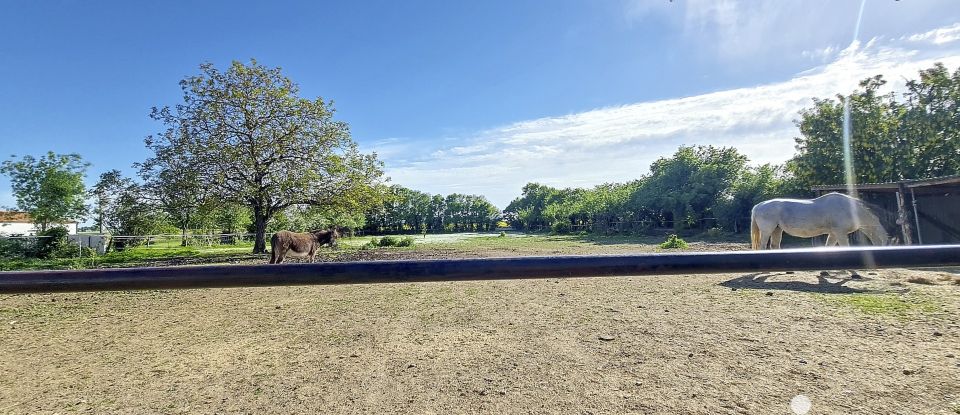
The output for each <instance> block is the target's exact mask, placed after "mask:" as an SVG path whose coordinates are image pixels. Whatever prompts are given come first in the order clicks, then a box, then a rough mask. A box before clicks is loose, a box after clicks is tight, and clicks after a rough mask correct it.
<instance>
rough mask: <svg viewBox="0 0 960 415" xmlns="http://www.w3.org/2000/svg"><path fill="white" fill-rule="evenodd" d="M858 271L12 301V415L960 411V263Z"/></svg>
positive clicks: (7, 362) (0, 374) (8, 351)
mask: <svg viewBox="0 0 960 415" xmlns="http://www.w3.org/2000/svg"><path fill="white" fill-rule="evenodd" d="M707 248H710V247H709V246H705V247H703V249H704V250H705V249H707ZM727 248H729V249H739V248H740V247H738V246H730V247H727ZM618 249H620V248H617V247H615V246H613V247H608V246H598V247H596V248H595V251H596V252H597V253H615V252H619V251H618ZM694 249H696V247H694ZM571 250H573V249H572V248H571ZM557 251H559V252H557V253H570V252H566V250H565V249H557ZM578 253H582V252H578ZM482 254H483V255H488V256H498V255H501V254H502V255H509V254H510V252H499V251H496V250H491V251H487V252H483V253H482ZM350 255H374V256H375V257H373V259H377V257H376V256H378V255H382V256H385V257H388V258H400V257H404V255H411V256H415V257H418V258H422V257H450V256H467V255H466V254H465V253H463V252H456V251H455V250H453V251H443V250H440V251H436V252H434V253H433V254H430V253H429V251H428V252H427V253H424V252H422V251H417V252H407V253H406V254H405V253H404V252H403V251H380V252H379V253H376V254H373V253H366V254H362V253H357V251H354V252H352V253H350ZM331 258H332V257H331ZM340 259H341V260H342V259H347V258H340ZM362 259H371V258H362ZM381 259H387V258H381ZM251 261H252V260H251ZM860 275H862V277H860V278H856V279H854V278H852V277H851V275H850V274H849V273H847V272H840V271H831V272H830V275H828V276H821V275H819V274H818V273H816V272H797V273H792V274H788V273H771V274H750V275H743V274H727V275H688V276H682V275H681V276H649V277H623V278H585V279H564V280H558V279H549V280H524V281H480V282H467V283H422V284H376V285H352V286H326V287H318V286H314V287H283V288H243V289H204V290H184V291H143V292H100V293H79V294H43V295H37V294H34V295H8V296H0V413H11V414H34V413H40V414H52V413H60V414H70V413H122V414H140V413H150V414H153V413H170V414H181V413H191V414H192V413H204V414H212V413H221V414H227V413H230V414H234V413H241V414H248V413H249V414H262V413H277V414H290V413H434V414H447V413H581V414H590V413H593V414H601V413H610V414H621V413H665V414H667V413H695V414H715V413H750V414H753V413H759V414H791V413H794V412H791V409H790V406H789V403H790V401H791V399H793V398H795V397H796V396H797V395H804V396H806V397H808V398H809V400H810V402H811V403H812V409H811V410H810V412H809V413H811V414H822V413H865V414H879V413H903V414H920V413H932V414H938V413H944V414H953V413H958V411H960V357H958V356H960V320H958V317H960V284H958V281H960V276H958V275H956V274H953V273H951V272H948V270H939V271H934V270H926V271H918V270H902V269H896V270H882V271H877V272H873V273H867V272H864V271H861V272H860Z"/></svg>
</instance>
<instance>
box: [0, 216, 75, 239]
mask: <svg viewBox="0 0 960 415" xmlns="http://www.w3.org/2000/svg"><path fill="white" fill-rule="evenodd" d="M77 225H78V223H77V221H67V222H65V223H58V224H55V225H54V226H62V227H64V228H67V232H68V233H69V234H70V235H76V234H77ZM39 231H40V230H39V229H37V227H36V225H34V223H33V218H31V217H30V214H28V213H27V212H13V211H0V236H11V235H23V236H32V235H36V234H37V232H39Z"/></svg>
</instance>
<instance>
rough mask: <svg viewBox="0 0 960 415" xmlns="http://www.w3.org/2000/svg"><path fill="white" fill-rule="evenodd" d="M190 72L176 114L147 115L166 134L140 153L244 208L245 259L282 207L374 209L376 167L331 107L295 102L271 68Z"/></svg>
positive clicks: (208, 67)
mask: <svg viewBox="0 0 960 415" xmlns="http://www.w3.org/2000/svg"><path fill="white" fill-rule="evenodd" d="M200 70H201V73H200V74H199V75H197V76H191V77H187V78H185V79H184V80H182V81H181V82H180V86H181V89H182V90H183V103H182V104H179V105H176V106H175V107H173V108H170V107H163V108H155V109H154V110H153V112H152V114H151V116H152V117H153V118H154V119H156V120H159V121H161V122H163V123H164V124H165V125H166V126H167V129H166V131H164V132H162V133H160V134H158V135H157V136H151V137H148V138H147V139H146V143H147V146H148V147H149V148H151V149H153V150H154V152H155V153H157V154H160V153H158V151H170V152H173V153H176V154H178V155H181V156H182V157H183V158H184V159H185V160H187V161H188V162H189V164H190V166H191V169H196V171H197V181H198V182H199V183H200V184H201V185H203V186H208V187H209V188H210V190H211V191H212V192H213V193H214V194H215V195H216V196H217V197H219V198H220V199H222V200H226V201H234V202H238V203H243V204H245V205H246V206H248V207H249V208H250V211H251V213H252V216H253V222H254V229H255V232H256V240H255V243H254V248H253V251H254V252H256V253H260V252H265V251H266V242H265V238H264V234H265V232H266V229H267V224H268V222H269V221H270V219H271V218H272V217H273V216H274V215H276V214H277V213H279V212H281V211H283V210H284V209H286V208H287V207H289V206H293V205H313V206H326V207H330V206H336V207H338V208H341V209H344V210H351V211H363V210H364V207H366V206H367V205H370V204H372V203H374V202H375V201H376V199H377V194H376V191H375V190H376V189H377V186H375V185H376V184H377V183H378V182H379V181H380V179H381V177H382V175H383V172H382V165H381V163H380V162H379V161H377V159H376V155H373V154H362V153H360V151H359V150H358V148H357V145H356V143H354V142H353V141H352V139H351V138H350V132H349V129H348V127H347V124H346V123H344V122H342V121H336V120H334V119H333V105H332V102H328V101H324V100H323V99H322V98H316V99H307V98H301V97H300V96H298V94H299V92H300V91H299V87H298V86H297V84H295V83H294V82H293V81H292V80H290V79H289V78H287V77H285V76H283V74H282V73H281V71H280V69H279V68H268V67H265V66H262V65H260V64H258V63H257V62H256V61H250V62H249V64H244V63H241V62H236V61H235V62H233V63H232V64H231V65H230V67H229V68H227V69H226V70H225V71H220V70H218V69H217V68H216V67H214V66H213V65H212V64H203V65H201V66H200Z"/></svg>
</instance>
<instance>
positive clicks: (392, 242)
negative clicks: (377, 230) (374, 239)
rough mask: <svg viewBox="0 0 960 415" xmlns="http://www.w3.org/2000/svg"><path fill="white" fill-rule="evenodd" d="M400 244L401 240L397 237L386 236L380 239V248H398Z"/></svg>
mask: <svg viewBox="0 0 960 415" xmlns="http://www.w3.org/2000/svg"><path fill="white" fill-rule="evenodd" d="M398 243H400V238H397V237H395V236H384V237H383V238H380V246H397V244H398Z"/></svg>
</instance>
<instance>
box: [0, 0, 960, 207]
mask: <svg viewBox="0 0 960 415" xmlns="http://www.w3.org/2000/svg"><path fill="white" fill-rule="evenodd" d="M859 7H860V2H859V1H804V2H799V1H776V0H769V1H760V0H757V1H753V0H749V1H748V0H743V1H736V0H726V1H724V0H716V1H713V0H709V1H708V0H693V1H683V0H675V1H673V2H669V1H667V0H662V1H661V0H649V1H599V2H598V1H586V0H583V1H557V2H543V1H503V2H498V1H487V2H440V1H437V2H427V1H411V2H392V1H370V2H343V3H340V4H334V3H329V4H327V3H321V2H271V3H269V4H267V3H266V2H257V3H253V2H249V3H247V2H226V1H224V2H186V1H181V2H175V1H173V2H153V3H143V2H119V1H118V2H106V1H104V2H81V1H47V2H29V1H7V2H3V3H0V77H2V79H3V82H2V83H0V156H2V157H7V156H9V155H10V154H17V155H23V154H34V155H37V154H42V153H44V152H46V151H48V150H53V151H55V152H58V153H68V152H77V153H79V154H81V155H82V156H83V157H84V158H85V159H86V160H88V161H90V162H91V163H92V167H91V168H90V171H89V177H88V182H90V183H92V182H93V181H94V180H95V177H96V176H97V175H98V174H99V173H100V172H102V171H105V170H109V169H112V168H119V169H122V170H124V171H126V172H127V173H128V174H133V170H132V169H131V168H130V165H131V164H132V163H134V162H137V161H141V160H143V159H144V158H145V157H147V153H146V151H145V149H144V147H143V138H144V137H145V136H146V135H148V134H152V133H156V132H157V131H159V130H160V125H158V124H157V123H155V122H153V121H151V120H150V119H149V117H148V116H147V114H148V113H149V109H150V107H152V106H162V105H173V104H176V103H177V102H178V101H179V100H180V90H179V87H178V85H177V82H178V81H179V80H180V79H181V78H183V77H184V76H187V75H192V74H196V73H197V72H198V70H197V66H198V65H199V64H200V63H201V62H207V61H209V62H213V63H215V64H216V65H218V66H221V67H223V66H225V65H226V64H227V63H228V62H229V61H230V60H234V59H236V60H247V59H249V58H256V59H258V60H259V61H260V62H261V63H263V64H265V65H269V66H280V67H282V68H284V72H285V74H286V75H287V76H289V77H291V78H292V79H294V80H295V81H296V82H298V83H299V84H300V86H301V90H302V91H301V92H302V94H303V95H304V96H308V97H315V96H322V97H324V98H327V99H333V100H334V101H335V105H336V108H337V111H338V118H339V119H341V120H343V121H346V122H348V123H349V124H350V125H351V128H352V132H353V137H354V139H355V140H356V141H357V142H359V143H360V144H361V147H362V148H363V149H365V150H368V151H377V152H378V153H379V154H380V155H381V158H382V159H383V160H384V161H385V163H386V167H387V173H388V175H389V176H390V177H391V178H392V182H393V183H397V184H401V185H404V186H407V187H411V188H415V189H419V190H423V191H428V192H431V193H438V192H439V193H451V192H464V193H474V194H484V195H486V196H488V197H489V198H490V199H491V200H492V201H493V202H494V203H495V204H497V205H498V206H500V207H501V208H502V207H504V206H505V205H506V203H507V202H509V200H510V199H511V198H513V197H515V196H516V195H518V194H519V191H520V188H521V187H522V186H523V184H524V183H526V182H529V181H539V182H543V183H547V184H550V185H555V186H561V187H563V186H590V185H594V184H599V183H603V182H613V181H625V180H630V179H633V178H636V177H639V176H640V175H641V174H643V173H644V172H645V171H646V169H647V166H648V165H649V163H650V162H651V161H653V160H654V159H656V158H657V157H659V156H661V155H667V154H670V153H672V151H673V150H674V149H675V148H676V147H677V146H679V145H680V144H715V145H734V146H737V147H738V148H740V149H741V150H742V151H744V152H745V153H747V154H748V155H749V156H750V157H751V158H752V159H753V160H754V161H756V162H781V161H783V160H785V159H787V158H789V157H790V155H791V154H792V152H793V147H792V144H793V142H792V137H793V136H795V135H796V132H795V131H794V130H795V129H794V128H793V126H792V122H791V121H792V119H793V118H796V113H797V111H798V110H799V109H800V108H803V107H804V106H807V105H809V103H810V101H809V99H810V98H811V97H813V96H830V95H832V94H834V93H836V92H841V91H844V90H850V89H852V88H853V87H854V86H855V84H856V81H857V80H858V79H861V78H863V77H865V76H868V75H872V74H875V73H883V74H885V75H888V76H889V77H890V78H891V80H892V81H894V82H892V83H891V88H897V87H898V79H899V80H902V77H912V76H914V75H915V73H916V70H917V69H919V68H921V67H925V66H929V64H931V63H932V62H935V61H943V62H945V63H948V64H949V65H950V66H951V67H953V68H957V67H958V66H960V60H958V56H960V26H958V22H960V7H956V3H955V1H954V0H945V1H940V0H918V1H911V2H895V1H886V0H883V1H881V0H874V1H868V2H867V3H866V7H865V8H864V14H863V23H862V26H861V29H860V33H859V42H851V41H852V40H853V36H854V33H853V32H854V24H855V22H856V18H857V12H858V10H859ZM13 203H14V201H13V198H12V196H11V195H10V188H9V183H8V181H7V179H6V178H5V177H4V178H0V205H7V206H10V205H12V204H13Z"/></svg>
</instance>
